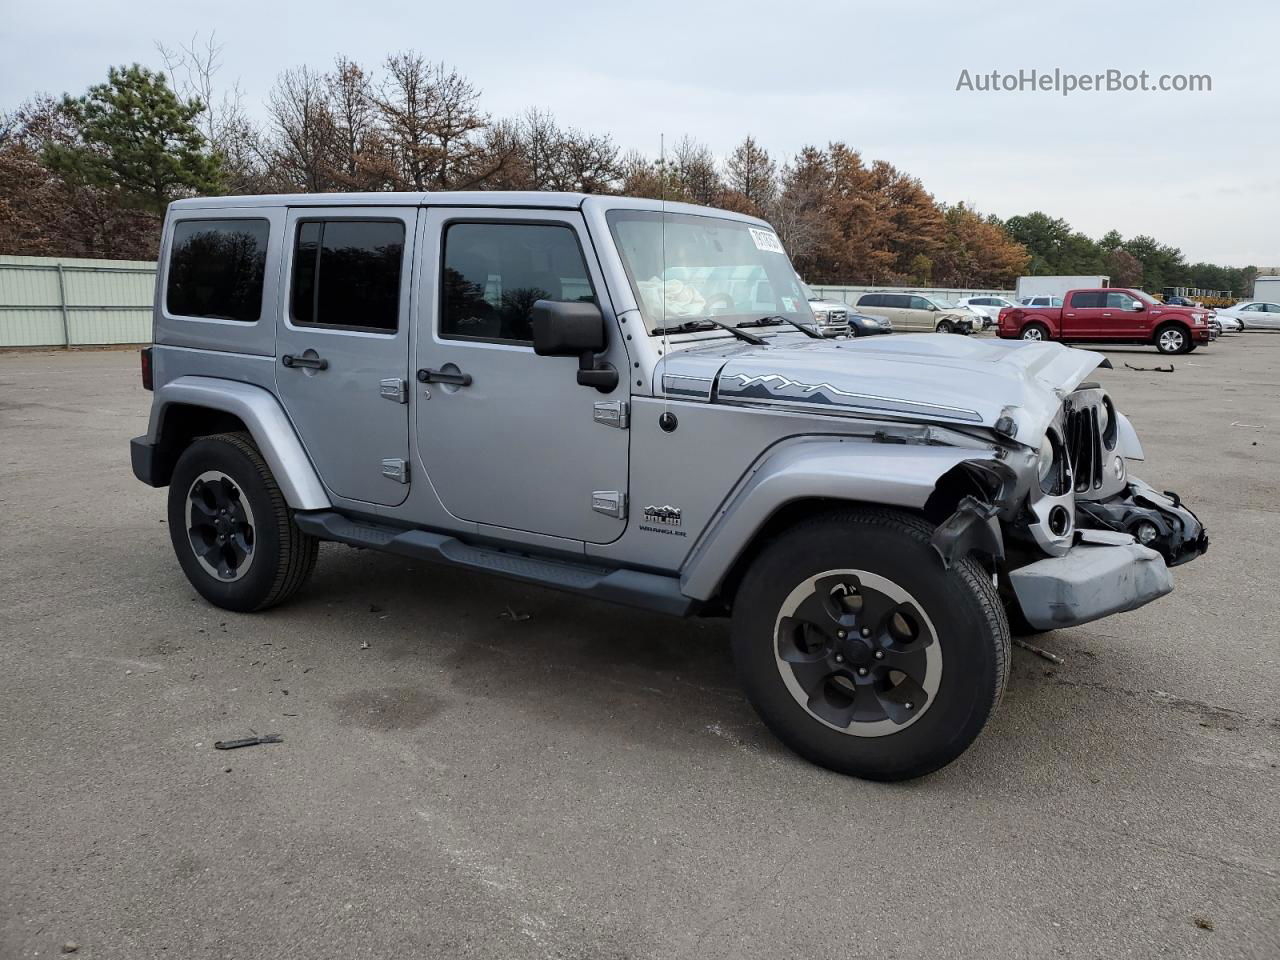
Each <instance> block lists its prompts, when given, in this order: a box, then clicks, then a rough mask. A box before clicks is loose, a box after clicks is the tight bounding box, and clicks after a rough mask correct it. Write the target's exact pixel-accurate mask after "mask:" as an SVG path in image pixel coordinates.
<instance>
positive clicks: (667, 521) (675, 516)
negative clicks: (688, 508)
mask: <svg viewBox="0 0 1280 960" xmlns="http://www.w3.org/2000/svg"><path fill="white" fill-rule="evenodd" d="M644 519H645V521H646V522H648V523H661V524H663V525H665V526H668V527H678V526H680V524H681V523H682V522H683V521H682V519H681V516H680V508H679V507H672V506H665V507H655V506H653V505H652V504H650V505H649V506H647V507H645V508H644Z"/></svg>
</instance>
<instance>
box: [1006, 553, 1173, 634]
mask: <svg viewBox="0 0 1280 960" xmlns="http://www.w3.org/2000/svg"><path fill="white" fill-rule="evenodd" d="M1009 582H1010V584H1011V585H1012V586H1013V592H1014V594H1015V595H1016V596H1017V598H1018V605H1019V606H1020V607H1021V608H1022V615H1023V616H1024V617H1025V618H1026V620H1027V622H1028V623H1030V624H1031V626H1033V627H1035V628H1036V629H1037V630H1055V629H1058V628H1061V627H1074V626H1077V625H1079V624H1081V623H1088V622H1089V621H1090V620H1099V619H1101V618H1102V617H1109V616H1110V615H1111V614H1113V613H1124V612H1125V611H1126V610H1136V609H1137V608H1138V607H1141V606H1144V605H1145V604H1148V603H1150V602H1151V601H1152V600H1155V599H1157V598H1158V597H1163V596H1164V595H1165V594H1166V593H1169V592H1170V591H1171V590H1173V577H1172V576H1171V575H1170V574H1169V568H1168V567H1166V566H1165V563H1164V559H1163V558H1162V557H1161V556H1160V554H1158V553H1156V551H1154V550H1148V549H1147V548H1146V547H1144V546H1141V545H1140V544H1137V543H1124V544H1114V545H1112V544H1106V545H1103V544H1093V543H1080V544H1077V545H1076V546H1074V547H1072V548H1071V549H1070V550H1068V551H1067V552H1066V553H1065V554H1064V555H1063V556H1061V557H1050V558H1048V559H1047V560H1038V561H1036V562H1035V563H1030V564H1028V565H1027V566H1025V567H1019V568H1018V569H1016V570H1013V571H1010V573H1009Z"/></svg>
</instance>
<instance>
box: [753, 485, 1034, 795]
mask: <svg viewBox="0 0 1280 960" xmlns="http://www.w3.org/2000/svg"><path fill="white" fill-rule="evenodd" d="M932 532H933V529H932V527H930V526H929V525H928V524H927V523H925V522H924V521H922V520H920V519H919V518H918V517H914V516H912V515H910V514H905V513H898V512H896V511H888V510H848V511H839V512H833V513H829V514H824V515H821V516H819V517H816V518H814V519H812V520H810V521H807V522H805V523H802V524H800V525H798V526H796V527H794V528H792V529H791V530H789V531H788V532H786V533H784V534H783V535H782V536H780V537H779V538H778V539H777V540H775V541H773V543H771V544H770V545H769V546H768V547H767V548H766V549H765V551H764V552H763V553H762V554H761V555H760V556H759V557H758V558H757V559H756V561H755V563H754V564H753V565H752V567H751V569H750V570H749V571H748V573H747V575H746V577H745V578H744V579H743V582H742V584H741V586H740V587H739V589H738V591H737V600H736V602H735V604H734V610H733V628H732V634H733V649H734V660H735V663H736V665H737V671H738V676H739V678H740V680H741V682H742V685H743V687H744V689H745V690H746V692H747V696H748V698H749V699H750V701H751V703H752V705H753V706H754V707H755V709H756V711H757V712H758V713H759V714H760V717H761V718H762V719H763V720H764V722H765V724H766V725H767V726H768V727H769V729H770V730H772V731H773V732H774V734H775V735H776V736H777V737H778V738H779V739H780V740H782V741H783V743H785V744H786V745H787V746H789V747H790V748H791V749H792V750H794V751H796V753H798V754H800V755H801V756H803V757H805V758H807V759H809V760H811V761H813V762H814V763H817V764H820V765H822V766H824V767H828V768H830V769H832V770H836V771H838V772H840V773H847V774H852V775H854V776H859V777H865V778H867V779H872V780H905V779H908V778H911V777H918V776H922V775H923V774H926V773H930V772H931V771H933V770H937V769H938V768H939V767H942V766H944V765H946V764H947V763H950V762H951V761H952V760H954V759H955V758H956V757H958V756H959V755H960V754H961V753H963V752H964V750H965V749H966V748H967V747H968V746H969V744H971V743H972V742H973V740H974V739H975V738H976V737H977V736H978V734H979V733H980V732H981V731H982V728H983V726H984V725H985V724H986V722H987V718H988V717H989V716H990V715H991V712H992V711H993V710H994V709H995V706H996V704H997V703H998V702H999V700H1000V696H1001V694H1002V692H1003V690H1004V684H1005V677H1006V675H1007V673H1008V666H1009V626H1008V623H1007V622H1006V620H1005V616H1004V611H1003V610H1002V608H1001V604H1000V599H999V597H998V595H997V594H996V591H995V588H994V586H993V585H992V583H991V578H990V576H988V575H987V574H985V573H984V572H983V571H982V569H981V568H980V567H979V566H978V565H977V564H976V563H974V562H973V561H972V560H970V559H965V560H963V561H960V562H959V563H954V564H952V566H951V568H950V569H949V570H947V569H943V566H942V563H941V561H940V560H939V559H938V556H937V554H936V553H935V552H934V550H933V548H932V547H931V546H930V545H929V538H930V536H931V535H932Z"/></svg>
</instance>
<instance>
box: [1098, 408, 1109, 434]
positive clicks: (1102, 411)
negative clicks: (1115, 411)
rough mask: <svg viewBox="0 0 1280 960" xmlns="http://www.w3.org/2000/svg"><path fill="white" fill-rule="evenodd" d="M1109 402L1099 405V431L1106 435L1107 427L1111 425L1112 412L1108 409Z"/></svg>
mask: <svg viewBox="0 0 1280 960" xmlns="http://www.w3.org/2000/svg"><path fill="white" fill-rule="evenodd" d="M1108 406H1109V404H1105V403H1103V404H1099V405H1098V432H1099V433H1101V434H1102V435H1103V436H1106V433H1107V427H1108V426H1110V425H1111V413H1110V411H1109V410H1108V409H1107V407H1108Z"/></svg>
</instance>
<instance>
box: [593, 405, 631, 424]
mask: <svg viewBox="0 0 1280 960" xmlns="http://www.w3.org/2000/svg"><path fill="white" fill-rule="evenodd" d="M591 418H592V419H593V420H595V422H596V423H603V424H604V425H605V426H606V427H617V428H618V429H620V430H625V429H627V425H628V424H629V423H630V422H631V416H630V410H629V409H628V408H627V401H625V400H597V401H596V402H595V407H594V408H593V412H592V415H591Z"/></svg>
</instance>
